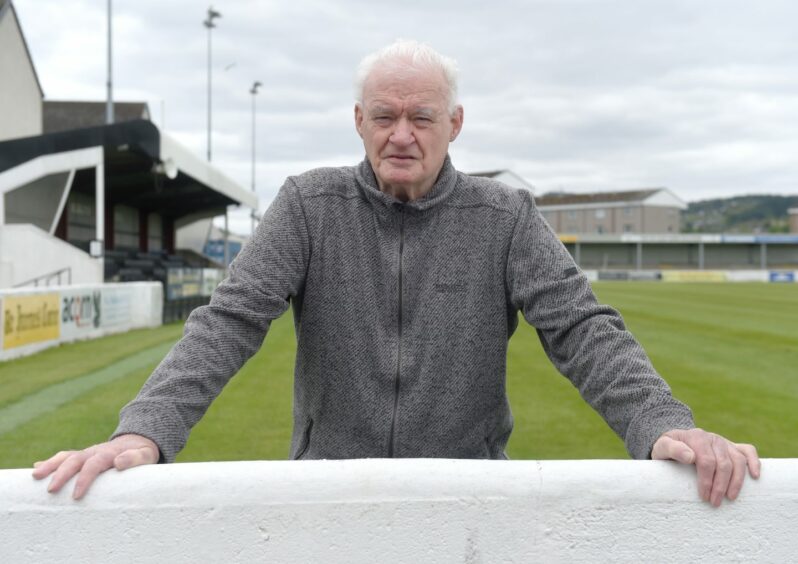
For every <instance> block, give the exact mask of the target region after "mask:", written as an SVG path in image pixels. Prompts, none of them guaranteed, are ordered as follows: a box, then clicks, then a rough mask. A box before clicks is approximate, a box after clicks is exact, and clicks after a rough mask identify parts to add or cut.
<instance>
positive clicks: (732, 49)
mask: <svg viewBox="0 0 798 564" xmlns="http://www.w3.org/2000/svg"><path fill="white" fill-rule="evenodd" d="M14 5H15V6H16V8H17V13H18V15H19V17H20V20H21V24H22V27H23V31H24V33H25V36H26V39H27V41H28V45H29V47H30V50H31V52H32V55H33V59H34V63H35V65H36V69H37V72H38V75H39V79H40V81H41V83H42V87H43V89H44V93H45V97H46V99H50V100H104V99H105V81H106V33H107V32H106V11H105V10H106V2H105V1H104V0H90V1H89V0H82V1H81V0H71V1H69V2H64V1H63V0H14ZM213 6H214V8H215V9H217V10H218V11H220V12H221V13H222V18H221V19H220V20H217V22H218V27H217V28H216V29H215V30H214V31H213V58H214V62H213V76H214V83H213V124H214V128H213V160H214V163H215V164H216V165H217V166H219V167H220V168H221V169H222V170H223V171H224V172H225V173H227V174H228V175H229V176H231V177H232V178H233V179H235V180H236V181H238V182H240V183H241V185H242V186H244V187H245V188H247V189H249V187H250V167H251V124H252V113H251V98H252V97H251V95H250V94H249V88H250V86H251V85H252V82H253V81H255V80H259V81H261V82H262V83H263V88H262V90H261V92H260V93H259V94H258V96H257V119H256V122H257V132H258V133H257V171H258V172H257V179H256V184H257V192H258V195H259V197H260V200H261V211H263V209H265V207H266V206H267V205H268V203H269V202H270V201H271V200H272V198H273V197H274V194H275V193H276V191H277V189H278V188H279V187H280V185H281V184H282V182H283V180H284V179H285V177H286V176H288V175H291V174H296V173H299V172H302V171H304V170H307V169H309V168H312V167H316V166H321V165H349V164H354V163H356V162H358V161H359V160H360V159H362V157H363V147H362V144H361V141H360V139H359V137H358V136H357V134H356V132H355V130H354V126H353V118H352V116H353V112H352V107H353V100H354V94H353V90H352V76H353V73H354V69H355V67H356V65H357V63H358V61H359V60H360V59H361V58H362V57H363V56H364V55H366V54H367V53H369V52H371V51H373V50H375V49H377V48H379V47H381V46H383V45H385V44H387V43H389V42H391V41H392V40H394V39H396V38H398V37H405V38H412V39H418V40H421V41H425V42H427V43H429V44H430V45H432V46H433V47H435V48H436V49H438V50H439V51H441V52H442V53H444V54H447V55H449V56H451V57H453V58H455V59H456V60H457V61H458V62H459V64H460V70H461V85H460V91H461V102H462V104H463V106H464V108H465V125H464V128H463V132H462V134H461V135H460V137H459V138H458V139H457V141H456V142H455V143H454V144H453V145H452V147H451V151H450V152H451V155H452V158H453V161H454V164H455V166H456V167H457V168H458V169H460V170H463V171H465V172H473V171H478V170H479V171H483V170H492V169H510V170H512V171H514V172H516V173H517V174H519V175H521V176H522V177H524V178H525V179H526V180H527V181H528V182H530V183H531V184H533V185H534V186H535V191H536V193H538V194H541V193H545V192H547V191H551V190H565V191H573V192H586V191H594V190H622V189H632V188H640V187H660V186H664V187H667V188H670V189H671V190H673V192H675V193H676V194H677V195H678V196H680V197H681V198H683V199H684V200H687V201H693V200H700V199H706V198H713V197H725V196H731V195H739V194H751V193H758V194H765V193H769V194H792V195H794V194H798V40H797V39H796V38H797V37H798V33H797V32H796V22H798V3H796V2H795V1H794V0H758V1H757V2H752V1H750V0H745V1H738V0H660V1H654V0H616V1H611V0H604V1H602V0H549V1H532V0H527V1H520V0H519V1H495V2H486V1H484V0H480V1H472V0H457V1H453V0H443V1H437V2H436V1H434V0H426V1H417V0H404V1H402V2H377V1H375V0H340V1H334V0H327V1H323V0H319V1H313V0H291V1H285V0H283V1H278V0H228V1H224V0H219V1H217V2H215V3H214V4H213ZM207 9H208V3H207V2H199V1H196V0H169V1H163V0H136V1H119V0H117V1H115V2H114V20H113V21H114V27H113V29H114V56H113V61H114V85H115V88H114V96H115V98H116V99H117V100H120V101H121V100H124V101H146V102H148V103H149V106H150V111H151V114H152V117H153V120H154V121H155V122H156V124H158V125H159V126H161V125H165V130H166V131H167V132H168V133H171V134H173V135H174V136H175V137H177V138H178V140H180V141H182V142H183V143H184V144H185V145H187V146H188V147H189V148H191V149H192V150H194V151H196V153H197V154H198V155H200V156H202V157H204V155H205V150H206V104H207V98H206V87H207V67H206V65H207V59H206V57H207V32H206V29H205V28H204V26H203V25H202V21H203V19H204V18H205V16H206V11H207ZM164 108H165V112H164V111H162V109H164ZM164 114H165V115H164ZM244 215H245V214H243V215H242V214H239V215H238V216H237V217H236V219H235V221H234V223H233V227H234V230H238V231H241V232H245V231H248V222H247V221H246V220H245V219H244V218H243V217H244ZM236 228H237V229H236Z"/></svg>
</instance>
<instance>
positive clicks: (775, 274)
mask: <svg viewBox="0 0 798 564" xmlns="http://www.w3.org/2000/svg"><path fill="white" fill-rule="evenodd" d="M769 279H770V281H771V282H795V272H793V271H792V270H771V271H770V276H769Z"/></svg>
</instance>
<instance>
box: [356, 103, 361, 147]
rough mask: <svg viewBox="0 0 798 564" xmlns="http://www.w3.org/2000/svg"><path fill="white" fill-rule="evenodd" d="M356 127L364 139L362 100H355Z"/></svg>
mask: <svg viewBox="0 0 798 564" xmlns="http://www.w3.org/2000/svg"><path fill="white" fill-rule="evenodd" d="M355 129H357V134H358V135H360V138H361V139H363V106H362V105H361V103H360V102H355Z"/></svg>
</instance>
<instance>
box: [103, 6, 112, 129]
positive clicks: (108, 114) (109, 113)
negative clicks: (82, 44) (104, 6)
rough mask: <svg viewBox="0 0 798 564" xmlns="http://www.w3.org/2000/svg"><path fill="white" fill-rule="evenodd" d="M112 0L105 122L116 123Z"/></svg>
mask: <svg viewBox="0 0 798 564" xmlns="http://www.w3.org/2000/svg"><path fill="white" fill-rule="evenodd" d="M111 60H112V59H111V0H108V81H107V83H106V84H107V86H108V98H107V99H106V102H105V123H107V124H110V123H114V91H113V81H112V74H111Z"/></svg>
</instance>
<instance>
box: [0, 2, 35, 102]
mask: <svg viewBox="0 0 798 564" xmlns="http://www.w3.org/2000/svg"><path fill="white" fill-rule="evenodd" d="M9 13H11V14H12V15H13V16H14V18H13V21H14V22H15V27H16V28H17V31H19V36H20V37H21V38H22V46H23V47H25V54H26V55H27V56H28V62H29V63H30V69H31V71H32V72H33V78H34V79H35V80H36V86H37V87H38V88H39V94H41V96H42V97H44V90H42V83H41V82H40V81H39V75H38V74H37V73H36V65H34V64H33V57H31V54H30V49H28V42H27V41H26V40H25V34H24V33H23V32H22V24H20V23H19V16H17V11H16V9H15V8H14V3H13V2H12V1H11V0H0V21H2V20H3V19H4V18H5V17H6V16H7V15H8V14H9Z"/></svg>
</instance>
